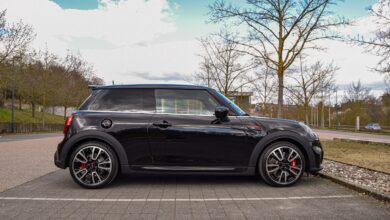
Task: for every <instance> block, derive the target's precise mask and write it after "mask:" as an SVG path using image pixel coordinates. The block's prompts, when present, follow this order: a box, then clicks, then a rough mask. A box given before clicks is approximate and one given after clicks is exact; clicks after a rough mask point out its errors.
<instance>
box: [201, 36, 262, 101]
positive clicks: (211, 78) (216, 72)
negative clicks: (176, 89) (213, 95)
mask: <svg viewBox="0 0 390 220" xmlns="http://www.w3.org/2000/svg"><path fill="white" fill-rule="evenodd" d="M200 43H201V45H202V48H203V54H202V61H201V64H200V65H201V70H202V71H201V72H199V73H198V74H196V76H195V78H199V79H201V80H202V82H203V83H205V82H207V85H209V86H211V87H215V88H216V89H218V90H219V91H220V92H222V93H223V94H225V95H228V93H229V92H232V91H236V90H237V89H239V88H242V87H243V86H245V85H248V84H249V83H250V81H251V79H250V77H248V75H247V73H248V71H249V70H251V69H253V68H254V66H255V64H254V63H253V61H252V60H251V59H250V57H249V58H248V57H247V56H246V54H245V53H243V52H241V51H240V48H239V46H240V45H239V44H238V43H237V34H236V33H232V32H229V30H226V29H225V30H221V31H220V32H218V33H216V34H212V35H210V36H208V37H206V38H202V39H200Z"/></svg>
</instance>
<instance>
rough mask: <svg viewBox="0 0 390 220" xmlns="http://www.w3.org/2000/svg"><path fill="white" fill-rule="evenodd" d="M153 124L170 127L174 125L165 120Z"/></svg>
mask: <svg viewBox="0 0 390 220" xmlns="http://www.w3.org/2000/svg"><path fill="white" fill-rule="evenodd" d="M153 125H154V126H157V127H160V128H167V127H170V126H172V124H171V123H169V122H167V121H165V120H163V121H158V122H153Z"/></svg>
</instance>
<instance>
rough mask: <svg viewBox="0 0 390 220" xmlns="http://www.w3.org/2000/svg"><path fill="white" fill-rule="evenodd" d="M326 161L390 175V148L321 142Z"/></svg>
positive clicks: (374, 145) (351, 143) (339, 142)
mask: <svg viewBox="0 0 390 220" xmlns="http://www.w3.org/2000/svg"><path fill="white" fill-rule="evenodd" d="M321 143H322V145H323V147H324V153H325V159H331V160H335V161H340V162H344V163H349V164H353V165H357V166H361V167H366V168H370V169H373V170H378V171H382V172H385V173H390V146H386V145H376V144H361V143H354V142H342V141H325V140H324V141H321Z"/></svg>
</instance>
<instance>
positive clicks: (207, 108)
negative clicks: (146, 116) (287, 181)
mask: <svg viewBox="0 0 390 220" xmlns="http://www.w3.org/2000/svg"><path fill="white" fill-rule="evenodd" d="M155 97H156V112H157V113H173V114H195V115H213V114H214V110H215V107H217V106H219V103H218V102H217V101H216V100H215V99H214V97H212V96H211V95H210V94H209V93H208V92H207V91H205V90H184V89H156V90H155Z"/></svg>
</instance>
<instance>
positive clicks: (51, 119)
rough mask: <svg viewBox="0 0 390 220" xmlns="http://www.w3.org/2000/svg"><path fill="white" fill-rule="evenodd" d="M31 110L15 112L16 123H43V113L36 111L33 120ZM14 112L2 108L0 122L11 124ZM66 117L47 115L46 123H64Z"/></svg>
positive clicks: (0, 109)
mask: <svg viewBox="0 0 390 220" xmlns="http://www.w3.org/2000/svg"><path fill="white" fill-rule="evenodd" d="M31 115H32V113H31V110H15V122H16V123H40V122H42V112H38V111H35V117H34V118H33V117H32V116H31ZM11 117H12V112H11V109H4V108H0V122H11ZM64 121H65V120H64V117H63V116H59V115H53V114H50V113H45V122H46V123H58V124H63V123H64Z"/></svg>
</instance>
